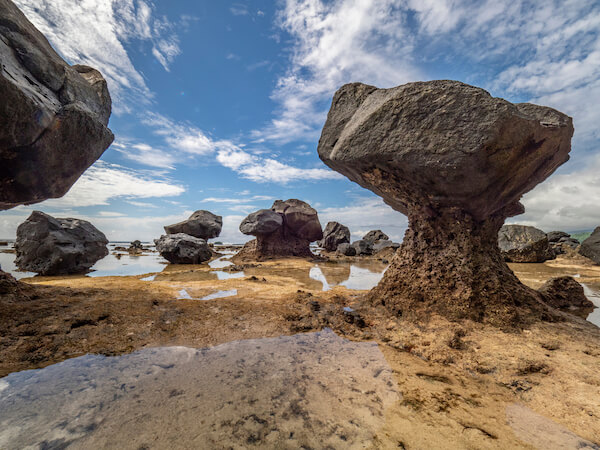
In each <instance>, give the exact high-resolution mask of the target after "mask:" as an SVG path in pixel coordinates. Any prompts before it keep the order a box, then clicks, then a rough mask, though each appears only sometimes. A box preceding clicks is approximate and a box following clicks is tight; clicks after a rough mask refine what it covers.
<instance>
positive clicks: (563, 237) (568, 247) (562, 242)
mask: <svg viewBox="0 0 600 450" xmlns="http://www.w3.org/2000/svg"><path fill="white" fill-rule="evenodd" d="M547 236H548V242H549V243H550V248H551V249H552V251H553V252H554V254H555V255H563V254H565V253H570V252H572V251H574V250H575V249H577V247H579V244H580V243H579V241H578V240H577V239H575V238H572V237H571V235H570V234H569V233H565V232H564V231H551V232H550V233H548V234H547Z"/></svg>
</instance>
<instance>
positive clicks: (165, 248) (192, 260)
mask: <svg viewBox="0 0 600 450" xmlns="http://www.w3.org/2000/svg"><path fill="white" fill-rule="evenodd" d="M154 243H155V244H156V251H157V252H159V253H160V255H161V256H162V257H163V258H165V259H166V260H167V261H169V262H170V263H172V264H201V263H203V262H204V261H208V260H209V259H210V258H212V252H211V250H210V247H209V246H208V244H207V243H206V240H204V239H200V238H197V237H194V236H190V235H189V234H185V233H176V234H168V235H166V236H165V235H162V236H161V237H160V239H155V240H154Z"/></svg>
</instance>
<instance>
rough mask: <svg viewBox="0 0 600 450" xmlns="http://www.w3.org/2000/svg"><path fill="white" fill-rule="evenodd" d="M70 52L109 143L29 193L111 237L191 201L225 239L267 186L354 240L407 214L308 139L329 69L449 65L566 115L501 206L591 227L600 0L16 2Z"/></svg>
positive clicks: (399, 230) (145, 231)
mask: <svg viewBox="0 0 600 450" xmlns="http://www.w3.org/2000/svg"><path fill="white" fill-rule="evenodd" d="M15 3H16V4H17V5H18V6H19V7H20V8H21V9H22V10H23V11H24V12H25V14H26V15H27V17H28V18H29V19H30V20H31V21H32V22H33V23H34V24H35V25H36V26H37V27H38V28H39V29H40V30H41V31H42V32H43V33H44V34H45V35H46V36H47V37H48V39H49V41H50V42H51V44H52V45H53V46H54V48H55V49H56V50H57V51H58V52H59V53H60V54H61V55H62V56H63V57H64V58H65V59H66V60H67V61H68V62H70V63H72V64H75V63H84V64H89V65H92V66H94V67H96V68H98V69H99V70H100V71H102V73H103V74H104V75H105V77H106V78H107V80H108V83H109V88H110V91H111V94H112V97H113V115H112V117H111V120H110V127H111V129H112V130H113V132H114V133H115V136H116V139H115V142H114V144H113V145H112V146H111V147H110V148H109V149H108V150H107V151H106V152H105V154H104V156H103V157H102V158H101V160H100V161H99V162H97V163H96V164H95V165H94V166H93V167H92V168H91V169H89V170H88V171H87V172H86V173H85V174H84V175H83V177H82V178H81V179H80V180H79V181H78V182H77V184H76V185H75V186H74V187H73V188H72V189H71V191H70V192H69V193H68V194H67V195H66V196H65V197H64V198H62V199H54V200H48V201H46V202H43V203H41V204H38V205H33V206H29V207H19V208H15V209H13V210H10V211H5V212H1V213H0V237H12V236H14V233H15V229H16V226H17V225H18V224H19V223H20V222H22V221H23V220H24V219H25V218H26V217H27V215H28V214H29V213H30V211H31V210H32V209H41V210H43V211H45V212H48V213H50V214H52V215H55V216H58V217H64V216H76V217H81V218H86V219H88V220H90V221H92V223H94V224H95V225H96V226H97V227H98V228H100V229H101V230H102V231H104V232H105V233H106V234H107V236H108V237H109V239H112V240H131V239H136V238H139V239H142V240H149V239H152V238H155V237H158V236H159V235H160V234H161V232H162V225H165V224H169V223H172V222H175V221H178V220H181V219H183V218H186V217H187V216H189V215H190V214H191V212H193V211H194V210H197V209H208V210H210V211H213V212H215V213H217V214H220V215H222V216H224V230H223V233H222V238H221V240H224V241H228V242H241V241H243V240H244V239H245V237H244V236H243V235H241V234H240V233H239V232H238V231H237V226H238V224H239V222H240V221H241V220H242V219H243V218H244V217H245V215H247V214H248V213H250V212H252V211H254V210H256V209H260V208H267V207H269V206H270V205H271V204H272V202H273V200H275V199H278V198H280V199H287V198H300V199H303V200H306V201H308V202H309V203H310V204H311V205H313V206H314V207H315V208H317V209H318V211H319V215H320V217H321V222H322V224H323V225H325V223H326V222H327V221H328V220H338V221H340V222H342V223H345V224H346V225H348V226H349V227H350V229H351V231H352V232H353V237H354V238H359V237H361V236H362V234H364V233H365V232H367V231H368V230H369V229H372V228H381V229H383V230H384V231H386V232H387V233H388V234H389V235H390V236H391V237H392V238H394V239H396V240H400V239H401V238H402V235H403V233H404V230H405V228H406V218H405V217H404V216H402V215H401V214H399V213H397V212H395V211H393V210H391V209H390V208H389V207H387V206H385V205H384V204H383V203H382V201H381V200H380V199H379V198H378V197H376V196H374V195H373V194H371V193H370V192H369V191H366V190H364V189H362V188H360V187H359V186H357V185H355V184H353V183H351V182H350V181H348V180H346V179H345V178H343V177H341V176H339V175H338V174H336V173H334V172H332V171H330V170H329V169H328V168H327V167H326V166H324V165H323V164H322V163H321V162H320V160H319V159H318V156H317V152H316V147H317V142H318V138H319V134H320V130H321V128H322V126H323V123H324V120H325V117H326V113H327V110H328V108H329V104H330V102H331V97H332V96H333V93H334V92H335V90H336V89H337V88H339V87H340V86H341V85H342V84H344V83H347V82H351V81H362V82H365V83H369V84H374V85H376V86H379V87H391V86H396V85H399V84H403V83H406V82H410V81H417V80H430V79H457V80H461V81H464V82H466V83H470V84H474V85H478V86H481V87H483V88H485V89H487V90H488V91H490V92H491V93H492V95H495V96H500V97H504V98H507V99H508V100H510V101H513V102H520V101H532V102H535V103H540V104H544V105H548V106H552V107H555V108H557V109H559V110H561V111H564V112H566V113H568V114H570V115H572V116H573V117H574V120H575V129H576V134H575V138H574V140H573V150H572V153H571V154H572V157H571V161H569V163H567V164H566V165H565V166H563V168H561V169H560V170H559V172H557V174H555V175H554V176H553V177H551V178H550V179H549V180H548V181H546V182H545V183H543V184H542V185H540V186H539V187H538V188H536V189H535V190H534V191H532V192H531V193H529V194H527V195H526V196H525V198H524V200H523V202H524V204H525V206H526V208H527V212H526V214H525V215H523V216H520V217H517V218H514V219H513V222H519V223H527V224H533V225H537V226H539V227H541V228H542V229H544V230H546V231H550V229H565V230H579V229H587V228H593V227H595V226H597V225H600V209H599V208H598V207H597V204H598V200H599V199H600V155H599V154H598V152H597V150H598V142H599V138H600V131H599V129H598V123H600V106H599V105H600V36H599V32H600V3H599V2H597V1H572V0H571V1H569V0H567V1H545V2H528V1H519V0H511V1H501V0H494V1H491V0H490V1H471V0H336V1H323V0H281V1H246V2H242V1H236V2H227V1H189V0H185V1H184V0H169V1H159V0H155V1H153V2H152V1H150V0H16V2H15Z"/></svg>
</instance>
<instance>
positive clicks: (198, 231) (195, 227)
mask: <svg viewBox="0 0 600 450" xmlns="http://www.w3.org/2000/svg"><path fill="white" fill-rule="evenodd" d="M222 227H223V218H222V217H221V216H217V215H215V214H213V213H211V212H210V211H204V210H200V211H196V212H195V213H194V214H192V215H191V216H190V217H189V219H187V220H184V221H183V222H179V223H175V224H173V225H167V226H166V227H164V228H165V233H167V234H178V233H184V234H189V235H190V236H194V237H197V238H200V239H204V240H208V239H212V238H216V237H217V236H219V234H221V228H222Z"/></svg>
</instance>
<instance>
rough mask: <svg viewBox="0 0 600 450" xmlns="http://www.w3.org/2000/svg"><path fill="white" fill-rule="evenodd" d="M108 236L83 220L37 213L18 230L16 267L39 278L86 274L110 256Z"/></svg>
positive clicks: (33, 213)
mask: <svg viewBox="0 0 600 450" xmlns="http://www.w3.org/2000/svg"><path fill="white" fill-rule="evenodd" d="M107 244H108V240H107V239H106V236H104V234H103V233H102V232H101V231H99V230H98V229H97V228H96V227H94V226H93V225H92V224H91V223H89V222H88V221H86V220H81V219H57V218H54V217H52V216H49V215H48V214H44V213H43V212H40V211H34V212H32V213H31V215H30V216H29V217H28V218H27V220H26V221H25V222H23V223H22V224H21V225H19V227H18V228H17V240H16V241H15V250H16V252H17V258H16V260H15V264H16V265H17V267H18V268H19V269H21V270H27V271H29V272H36V273H38V274H40V275H64V274H69V273H82V272H86V271H87V270H88V269H89V268H90V267H92V266H93V265H94V264H95V263H96V262H97V261H98V260H100V259H102V258H104V257H105V256H106V255H108V248H107V247H106V245H107Z"/></svg>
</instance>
